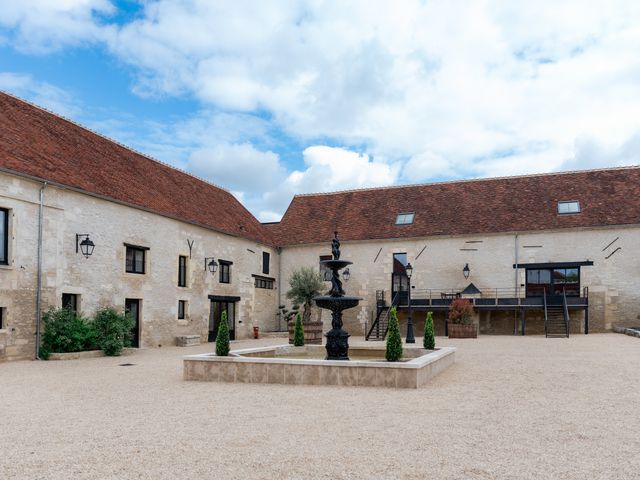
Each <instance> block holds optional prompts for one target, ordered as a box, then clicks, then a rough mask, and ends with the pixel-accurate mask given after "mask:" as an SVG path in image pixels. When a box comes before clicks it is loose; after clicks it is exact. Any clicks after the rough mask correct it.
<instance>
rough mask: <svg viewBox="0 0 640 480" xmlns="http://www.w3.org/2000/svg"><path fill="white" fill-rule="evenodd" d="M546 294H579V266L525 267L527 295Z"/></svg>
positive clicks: (538, 295)
mask: <svg viewBox="0 0 640 480" xmlns="http://www.w3.org/2000/svg"><path fill="white" fill-rule="evenodd" d="M544 294H546V295H563V294H566V295H567V296H571V297H579V296H580V268H579V267H571V268H535V269H527V286H526V295H527V297H541V296H543V295H544Z"/></svg>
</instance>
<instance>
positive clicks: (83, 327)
mask: <svg viewBox="0 0 640 480" xmlns="http://www.w3.org/2000/svg"><path fill="white" fill-rule="evenodd" d="M42 323H43V324H44V333H43V334H42V344H41V346H40V349H39V354H40V358H42V359H44V360H46V359H48V358H49V355H50V354H51V353H67V352H80V351H83V350H92V349H95V345H96V335H95V330H94V328H93V325H92V324H91V322H89V321H88V320H87V319H86V318H84V317H82V315H80V314H78V313H76V312H74V311H72V310H70V309H68V308H58V309H56V308H53V307H51V308H50V309H49V310H47V311H46V312H45V313H44V314H43V315H42Z"/></svg>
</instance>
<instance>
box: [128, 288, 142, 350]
mask: <svg viewBox="0 0 640 480" xmlns="http://www.w3.org/2000/svg"><path fill="white" fill-rule="evenodd" d="M124 308H125V310H126V311H127V312H129V313H130V314H131V317H132V318H133V321H134V325H133V328H132V329H131V334H132V338H131V346H132V347H133V348H139V347H140V300H138V299H137V298H127V299H125V301H124Z"/></svg>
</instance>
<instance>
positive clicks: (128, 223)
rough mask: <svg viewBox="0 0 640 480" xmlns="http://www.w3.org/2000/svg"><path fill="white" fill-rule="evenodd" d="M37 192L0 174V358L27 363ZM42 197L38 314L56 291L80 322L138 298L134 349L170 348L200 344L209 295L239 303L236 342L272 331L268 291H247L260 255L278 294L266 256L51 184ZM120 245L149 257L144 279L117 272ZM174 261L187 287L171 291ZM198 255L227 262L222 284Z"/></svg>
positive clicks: (239, 242) (237, 241) (121, 264)
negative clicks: (0, 217) (181, 308)
mask: <svg viewBox="0 0 640 480" xmlns="http://www.w3.org/2000/svg"><path fill="white" fill-rule="evenodd" d="M41 187H42V183H39V182H35V181H31V180H28V179H25V178H22V177H17V176H13V175H8V174H0V208H5V209H9V211H10V226H9V238H10V245H9V265H8V266H0V307H2V308H4V318H3V328H2V329H1V330H0V359H24V358H34V356H35V333H36V285H37V250H38V242H37V239H38V209H39V192H40V188H41ZM44 198H45V201H44V221H43V268H42V308H43V310H46V308H48V307H49V306H56V307H60V306H61V303H62V294H63V293H71V294H78V295H79V296H80V297H79V300H80V301H79V310H80V311H81V312H82V313H83V314H85V315H89V316H90V315H92V314H93V313H94V312H95V311H96V309H98V308H99V307H101V306H114V307H116V308H120V309H122V308H124V304H125V299H126V298H132V299H140V300H141V317H140V331H139V334H140V346H141V347H160V346H162V345H173V344H175V341H176V336H178V335H194V334H196V335H201V338H202V339H203V341H206V339H207V334H208V328H209V314H210V300H209V295H219V296H233V297H240V301H239V302H238V303H237V304H236V322H235V328H236V337H237V338H246V337H248V336H250V335H251V333H252V326H253V325H254V324H255V325H259V326H260V327H261V328H262V329H263V330H272V329H274V328H275V325H276V321H277V319H276V316H275V315H276V311H277V290H269V289H262V288H256V287H255V286H254V277H252V275H254V274H255V275H262V252H268V253H269V254H270V260H271V261H270V273H269V274H268V275H265V276H268V277H272V278H275V279H276V280H275V282H274V284H275V285H274V286H275V287H276V288H277V285H278V283H277V276H278V272H277V269H278V262H279V259H278V256H279V254H278V252H277V250H276V249H275V248H272V247H269V246H266V245H262V244H259V243H256V242H255V241H251V240H247V239H243V238H238V237H233V236H230V235H225V234H222V233H219V232H215V231H212V230H210V229H206V228H202V227H199V226H195V225H192V224H188V223H185V222H181V221H178V220H174V219H170V218H167V217H163V216H160V215H157V214H154V213H149V212H146V211H143V210H141V209H137V208H132V207H129V206H125V205H122V204H118V203H115V202H112V201H107V200H103V199H100V198H96V197H93V196H90V195H86V194H83V193H78V192H75V191H72V190H68V189H63V188H59V187H56V186H51V185H48V186H46V188H45V190H44ZM194 208H197V205H194ZM77 233H78V234H90V235H91V240H92V241H93V242H94V243H95V245H96V247H95V250H94V253H93V255H92V256H91V257H90V258H84V257H83V256H82V255H81V254H80V253H76V234H77ZM188 241H190V242H192V245H193V247H192V249H191V251H190V249H189V245H188ZM125 243H128V244H133V245H139V246H143V247H146V248H148V249H149V250H147V252H146V253H147V255H146V265H145V270H146V271H145V273H144V274H134V273H126V272H125V252H126V247H125V245H124V244H125ZM179 255H185V256H187V258H188V260H187V287H178V286H177V285H178V256H179ZM189 257H190V258H189ZM205 257H214V258H215V259H216V260H217V261H219V260H220V259H222V260H227V261H231V262H233V265H232V266H231V282H230V283H229V284H225V283H220V282H219V277H218V274H217V273H216V274H215V275H212V274H211V273H209V272H207V271H205V263H204V259H205ZM178 300H185V301H187V302H188V303H187V305H188V307H187V310H186V315H185V319H184V320H178Z"/></svg>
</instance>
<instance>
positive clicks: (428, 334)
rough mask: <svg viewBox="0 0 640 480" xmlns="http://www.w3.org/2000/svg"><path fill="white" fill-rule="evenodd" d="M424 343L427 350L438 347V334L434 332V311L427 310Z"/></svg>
mask: <svg viewBox="0 0 640 480" xmlns="http://www.w3.org/2000/svg"><path fill="white" fill-rule="evenodd" d="M422 345H423V346H424V348H425V349H426V350H433V349H435V348H436V336H435V335H434V333H433V313H432V312H427V319H426V320H425V322H424V339H423V341H422Z"/></svg>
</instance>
